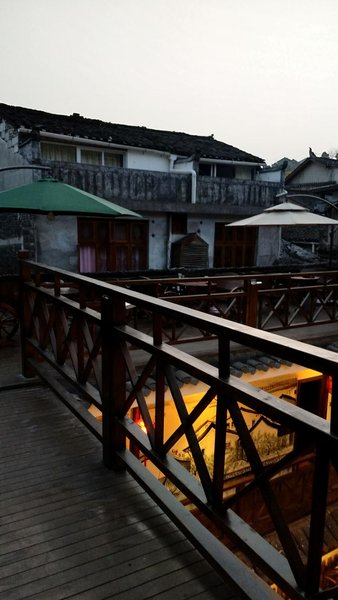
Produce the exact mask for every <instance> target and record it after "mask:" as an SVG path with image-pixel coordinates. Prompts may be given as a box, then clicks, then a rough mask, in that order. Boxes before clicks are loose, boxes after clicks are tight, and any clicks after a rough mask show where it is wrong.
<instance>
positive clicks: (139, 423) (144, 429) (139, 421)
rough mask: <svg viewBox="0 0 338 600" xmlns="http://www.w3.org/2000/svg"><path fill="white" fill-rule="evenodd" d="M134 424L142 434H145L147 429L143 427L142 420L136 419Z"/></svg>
mask: <svg viewBox="0 0 338 600" xmlns="http://www.w3.org/2000/svg"><path fill="white" fill-rule="evenodd" d="M135 423H136V425H138V426H139V427H140V428H141V429H142V431H143V433H147V428H146V426H145V423H144V421H143V419H141V418H140V419H136V420H135Z"/></svg>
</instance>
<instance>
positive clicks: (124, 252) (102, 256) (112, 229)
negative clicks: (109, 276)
mask: <svg viewBox="0 0 338 600" xmlns="http://www.w3.org/2000/svg"><path fill="white" fill-rule="evenodd" d="M78 243H79V270H80V273H94V272H104V271H138V270H144V269H146V268H147V267H148V222H147V221H129V220H128V221H127V220H125V221H124V220H122V219H89V218H79V219H78Z"/></svg>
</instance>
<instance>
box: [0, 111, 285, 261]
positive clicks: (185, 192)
mask: <svg viewBox="0 0 338 600" xmlns="http://www.w3.org/2000/svg"><path fill="white" fill-rule="evenodd" d="M0 140H3V142H4V143H5V144H6V149H7V153H8V160H10V161H11V164H12V160H13V154H14V155H16V156H18V158H19V157H20V160H18V163H19V164H21V161H25V162H26V164H28V165H34V166H36V167H37V170H36V171H34V179H36V178H37V177H39V176H40V175H41V173H40V172H39V170H38V169H39V167H40V166H44V167H46V166H48V167H50V172H51V175H52V176H53V177H56V178H57V179H59V180H60V181H63V182H64V183H68V184H71V185H74V186H76V187H78V188H80V189H84V190H86V191H88V192H90V193H93V194H96V195H98V196H100V197H103V198H106V199H108V200H111V201H113V202H116V203H117V204H120V205H122V206H125V207H127V208H130V209H131V210H134V211H136V212H138V213H140V214H142V215H143V217H144V219H143V220H139V221H130V220H121V219H116V220H111V221H109V220H107V219H106V220H102V219H93V218H91V219H83V218H82V219H76V218H75V217H60V216H58V217H55V218H54V220H48V219H47V218H46V217H42V216H39V217H34V218H32V230H34V232H35V239H36V244H35V257H36V258H37V259H38V260H39V261H41V262H47V263H49V264H53V265H54V266H59V267H63V268H66V269H71V270H80V271H82V272H84V271H86V272H90V271H91V272H94V271H128V270H129V271H130V270H142V269H167V268H171V267H173V266H174V265H173V263H172V245H173V244H175V243H176V242H178V241H179V240H180V239H181V238H186V241H189V239H191V240H192V239H193V238H191V237H190V238H189V234H196V235H197V236H198V237H199V238H200V239H201V240H202V242H201V244H203V243H205V244H206V246H207V260H208V266H209V268H211V267H236V266H237V267H238V266H250V265H253V264H260V257H259V256H258V257H257V256H256V229H255V228H252V229H250V230H249V229H248V230H247V231H245V232H243V229H241V231H238V232H237V231H236V228H229V229H227V228H225V227H224V225H225V224H226V223H229V222H232V221H234V220H236V219H241V218H243V217H246V216H250V215H252V214H255V213H257V212H260V211H261V210H263V209H264V208H267V207H268V206H270V205H271V204H272V203H273V201H274V198H275V195H276V193H277V192H278V191H279V189H280V182H278V181H276V180H269V181H264V180H263V181H262V180H261V177H260V172H261V171H262V169H263V167H264V166H265V163H264V160H263V159H261V158H259V157H257V156H254V155H252V154H249V153H248V152H244V151H242V150H239V149H238V148H235V147H233V146H230V145H228V144H225V143H223V142H220V141H218V140H215V139H214V137H213V136H212V135H211V136H198V135H189V134H186V133H179V132H170V131H159V130H155V129H148V128H145V127H136V126H129V125H119V124H112V123H105V122H103V121H99V120H96V119H87V118H84V117H82V116H80V115H79V114H77V113H74V114H73V115H71V116H64V115H55V114H50V113H46V112H42V111H38V110H32V109H27V108H20V107H14V106H8V105H6V104H0ZM6 164H7V163H6V159H5V158H4V157H3V156H2V163H1V164H0V166H6ZM0 183H1V181H0ZM2 184H3V189H5V188H8V187H11V186H13V183H11V184H10V185H9V184H7V183H6V182H2ZM243 233H245V235H243ZM5 234H6V232H2V234H1V231H0V237H1V235H2V237H3V236H4V235H5ZM187 236H188V237H187ZM89 245H90V246H91V248H93V249H94V251H92V252H91V254H90V256H91V257H94V256H95V260H93V258H91V259H90V261H89V262H88V253H87V254H86V252H85V248H88V246H89ZM175 247H177V245H176V246H175ZM184 247H185V248H187V252H188V253H189V256H190V257H191V255H192V249H191V248H189V247H188V243H185V244H184ZM203 256H204V255H203ZM0 260H1V256H0ZM175 266H176V265H175ZM199 266H200V265H199V264H198V256H197V258H196V263H195V267H196V269H198V268H199ZM201 266H202V265H201ZM204 267H205V262H204V263H203V268H204Z"/></svg>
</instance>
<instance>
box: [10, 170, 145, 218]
mask: <svg viewBox="0 0 338 600" xmlns="http://www.w3.org/2000/svg"><path fill="white" fill-rule="evenodd" d="M0 211H2V212H25V213H40V214H49V213H53V214H55V215H88V216H102V217H123V218H128V217H129V218H134V219H136V218H142V217H141V215H139V214H138V213H135V212H133V211H132V210H128V208H123V206H119V205H118V204H113V202H109V201H108V200H103V199H102V198H99V197H98V196H94V195H93V194H89V193H88V192H84V191H83V190H80V189H78V188H76V187H73V186H71V185H68V184H66V183H61V182H60V181H58V180H57V179H40V180H38V181H35V182H34V183H29V184H27V185H22V186H20V187H16V188H12V189H10V190H5V191H4V192H0Z"/></svg>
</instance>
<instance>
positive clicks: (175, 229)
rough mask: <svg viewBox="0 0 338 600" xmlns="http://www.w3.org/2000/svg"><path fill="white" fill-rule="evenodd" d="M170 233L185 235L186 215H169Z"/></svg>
mask: <svg viewBox="0 0 338 600" xmlns="http://www.w3.org/2000/svg"><path fill="white" fill-rule="evenodd" d="M171 233H173V234H180V235H185V234H186V233H187V215H186V214H181V213H174V214H172V215H171Z"/></svg>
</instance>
